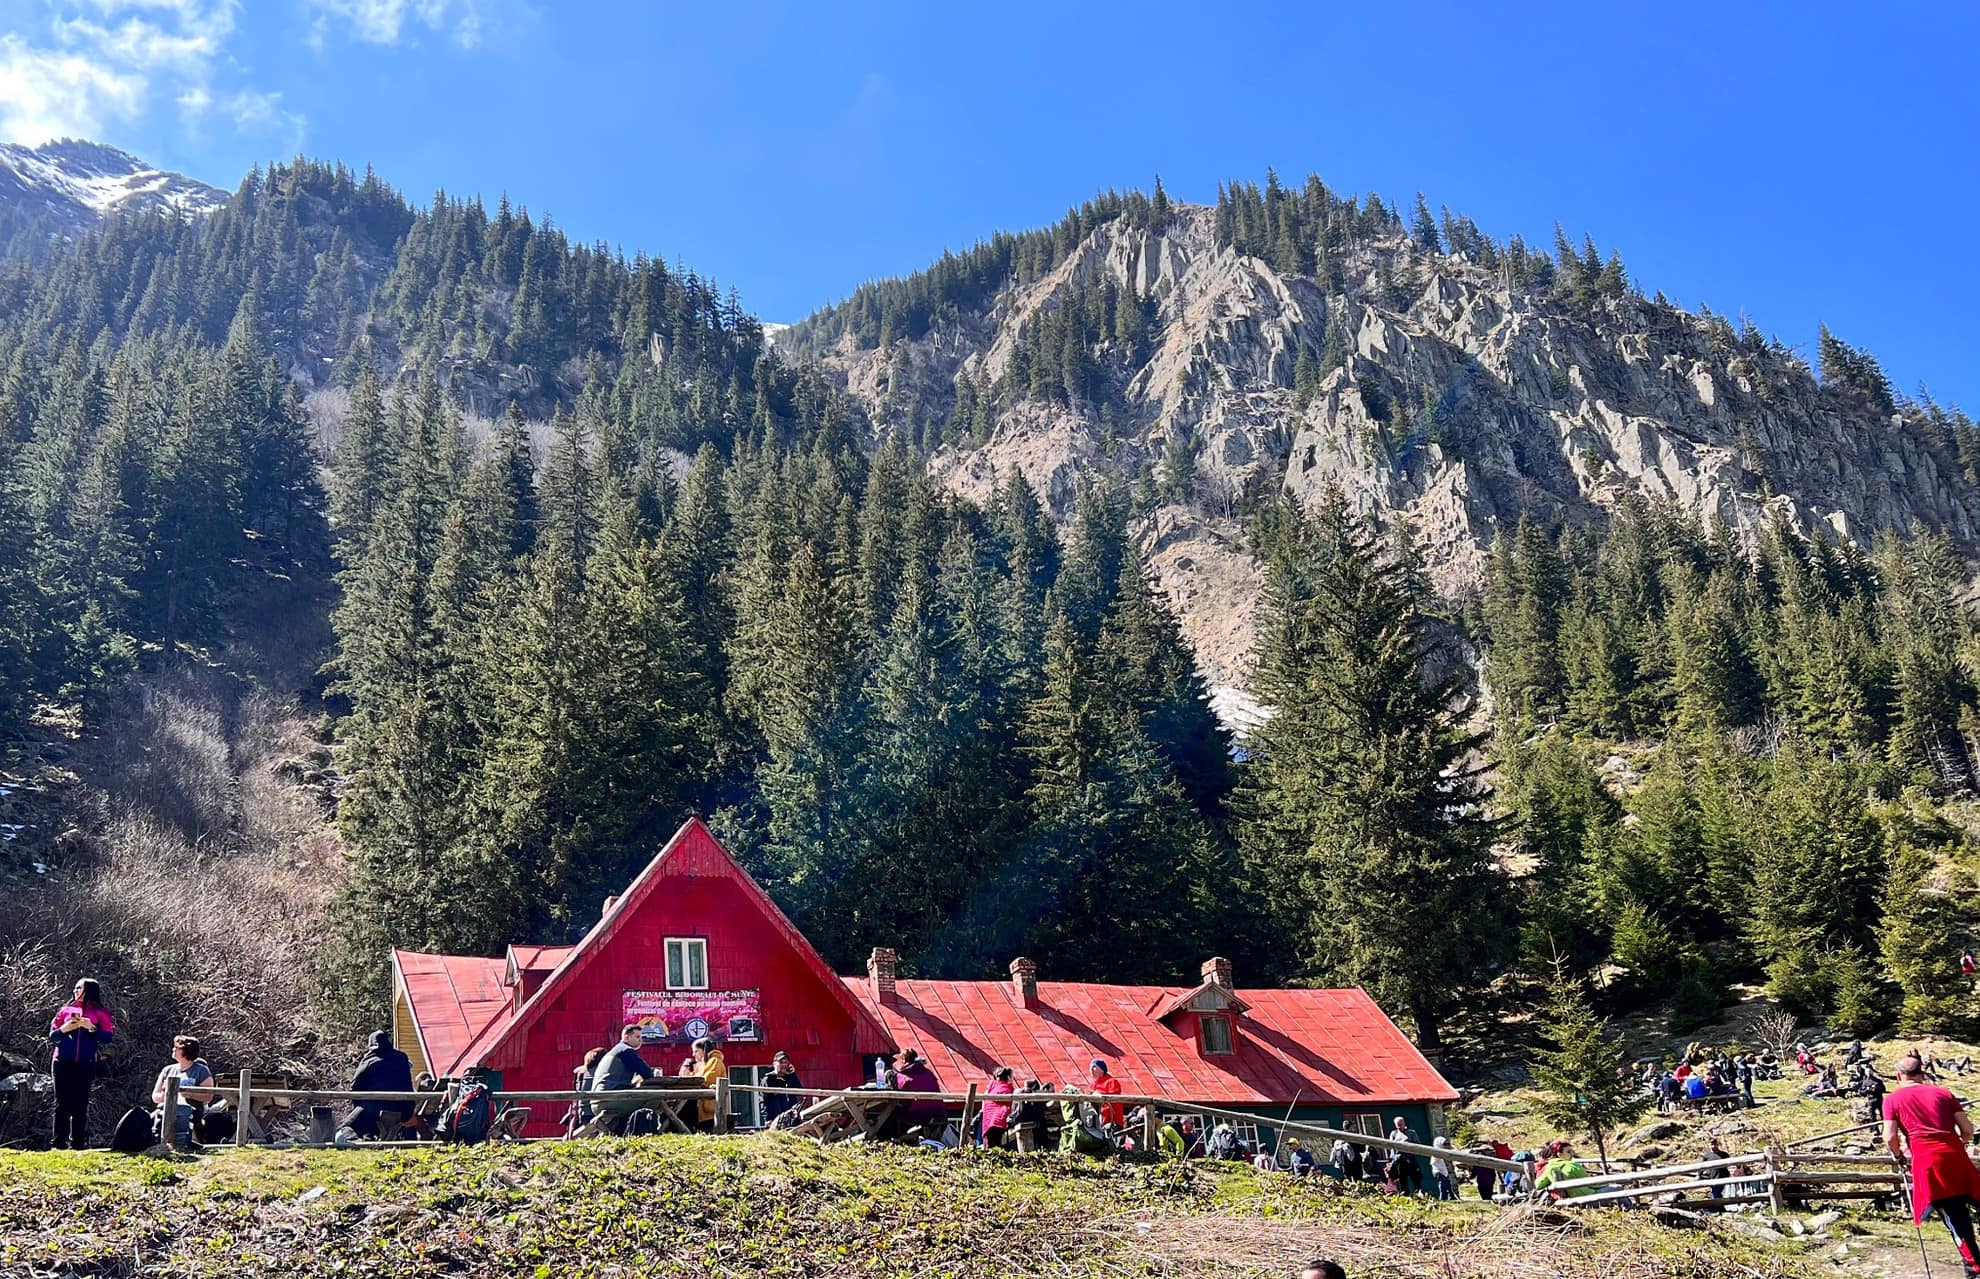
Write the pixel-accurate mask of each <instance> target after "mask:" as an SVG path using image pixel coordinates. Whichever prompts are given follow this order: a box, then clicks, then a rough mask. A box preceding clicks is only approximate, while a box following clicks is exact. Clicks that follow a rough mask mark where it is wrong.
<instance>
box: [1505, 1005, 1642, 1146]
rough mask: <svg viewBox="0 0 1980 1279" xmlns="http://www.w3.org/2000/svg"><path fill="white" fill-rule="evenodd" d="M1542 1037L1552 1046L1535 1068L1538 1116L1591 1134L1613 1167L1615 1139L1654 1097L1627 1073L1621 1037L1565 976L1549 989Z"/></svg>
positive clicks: (1539, 1055)
mask: <svg viewBox="0 0 1980 1279" xmlns="http://www.w3.org/2000/svg"><path fill="white" fill-rule="evenodd" d="M1540 1033H1541V1035H1542V1037H1543V1038H1544V1039H1545V1040H1546V1046H1545V1047H1543V1048H1541V1049H1540V1050H1539V1051H1538V1052H1537V1053H1536V1054H1535V1057H1534V1062H1533V1082H1534V1084H1535V1085H1536V1086H1537V1087H1538V1088H1539V1096H1538V1097H1537V1098H1536V1099H1535V1104H1534V1110H1535V1111H1536V1112H1537V1113H1538V1114H1539V1116H1540V1118H1541V1119H1542V1120H1543V1121H1545V1122H1546V1123H1547V1124H1549V1125H1551V1126H1553V1127H1555V1128H1558V1129H1563V1130H1565V1131H1568V1132H1580V1133H1587V1134H1588V1136H1589V1137H1590V1139H1592V1140H1593V1141H1594V1143H1595V1153H1596V1156H1597V1157H1598V1158H1599V1159H1601V1161H1602V1162H1603V1163H1604V1164H1607V1163H1608V1160H1609V1134H1610V1133H1612V1132H1614V1131H1615V1130H1616V1129H1618V1128H1621V1127H1624V1126H1626V1125H1628V1124H1629V1123H1631V1122H1633V1121H1634V1120H1635V1119H1637V1118H1638V1117H1639V1116H1641V1115H1642V1114H1643V1112H1644V1111H1645V1110H1648V1109H1649V1108H1650V1098H1649V1096H1648V1095H1646V1094H1645V1093H1644V1092H1643V1091H1642V1089H1641V1088H1639V1087H1638V1086H1637V1081H1636V1078H1635V1076H1634V1075H1632V1074H1631V1073H1630V1072H1629V1071H1628V1070H1627V1069H1626V1067H1627V1065H1628V1057H1627V1055H1626V1054H1625V1052H1624V1049H1623V1041H1622V1039H1621V1037H1620V1036H1616V1035H1611V1034H1610V1033H1609V1030H1608V1027H1607V1025H1606V1024H1605V1023H1604V1021H1603V1020H1602V1018H1600V1017H1598V1016H1596V1015H1595V1012H1594V1010H1593V1009H1591V1008H1590V1007H1589V1006H1588V998H1587V996H1586V995H1585V994H1583V993H1582V989H1581V985H1580V983H1579V982H1576V981H1574V980H1573V979H1572V978H1569V977H1567V976H1566V975H1565V974H1563V973H1556V974H1555V977H1554V980H1553V981H1552V982H1551V983H1550V984H1549V987H1548V996H1547V1007H1546V1009H1545V1010H1544V1012H1543V1013H1542V1015H1541V1019H1540Z"/></svg>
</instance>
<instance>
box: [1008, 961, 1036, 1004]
mask: <svg viewBox="0 0 1980 1279" xmlns="http://www.w3.org/2000/svg"><path fill="white" fill-rule="evenodd" d="M1011 994H1012V996H1013V997H1015V998H1016V999H1017V1001H1018V1003H1020V1004H1022V1005H1024V1006H1025V1007H1026V1008H1036V1007H1038V965H1037V964H1034V963H1032V962H1031V961H1030V960H1029V959H1026V958H1025V957H1024V956H1023V955H1019V956H1018V957H1017V958H1016V959H1013V960H1012V961H1011Z"/></svg>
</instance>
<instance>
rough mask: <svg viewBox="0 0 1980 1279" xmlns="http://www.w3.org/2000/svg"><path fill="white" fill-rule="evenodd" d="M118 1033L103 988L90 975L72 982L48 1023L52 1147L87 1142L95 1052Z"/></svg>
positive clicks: (78, 1145) (74, 1146)
mask: <svg viewBox="0 0 1980 1279" xmlns="http://www.w3.org/2000/svg"><path fill="white" fill-rule="evenodd" d="M115 1032H116V1026H115V1024H114V1023H113V1022H112V1021H111V1020H110V1010H109V1009H108V1008H105V1007H104V1006H103V987H102V986H101V985H100V984H98V982H97V980H96V978H94V977H83V978H79V979H78V980H77V981H76V989H75V992H74V998H72V999H71V1000H70V1001H69V1002H68V1003H66V1004H64V1005H62V1009H61V1011H60V1012H58V1013H56V1014H55V1019H54V1020H53V1021H51V1022H49V1023H48V1044H49V1049H50V1051H49V1062H50V1065H49V1073H50V1074H51V1075H53V1076H54V1077H55V1149H57V1150H60V1149H62V1147H64V1146H67V1147H69V1148H70V1149H72V1150H81V1149H83V1148H84V1147H85V1146H87V1145H88V1144H89V1088H90V1084H92V1083H93V1082H95V1079H96V1055H97V1053H99V1052H101V1051H102V1050H103V1049H105V1048H107V1047H109V1046H110V1040H111V1039H112V1038H113V1036H114V1035H115Z"/></svg>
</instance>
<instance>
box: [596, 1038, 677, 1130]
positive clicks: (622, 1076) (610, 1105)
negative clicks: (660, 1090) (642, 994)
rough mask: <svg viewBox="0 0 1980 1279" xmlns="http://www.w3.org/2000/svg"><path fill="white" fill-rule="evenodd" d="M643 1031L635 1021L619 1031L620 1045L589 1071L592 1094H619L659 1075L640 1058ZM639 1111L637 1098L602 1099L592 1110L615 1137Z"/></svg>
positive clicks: (613, 1048)
mask: <svg viewBox="0 0 1980 1279" xmlns="http://www.w3.org/2000/svg"><path fill="white" fill-rule="evenodd" d="M643 1035H644V1032H643V1031H642V1030H641V1029H640V1026H639V1024H638V1023H637V1022H630V1023H628V1024H627V1025H626V1026H624V1027H623V1028H622V1029H621V1030H620V1031H619V1042H618V1043H616V1044H613V1045H612V1046H611V1047H610V1048H608V1049H606V1050H605V1055H604V1056H602V1057H600V1058H599V1059H598V1065H597V1066H596V1067H594V1068H593V1070H592V1072H591V1091H592V1092H594V1093H602V1092H620V1091H622V1090H624V1089H628V1088H638V1087H640V1086H642V1085H644V1084H645V1083H646V1081H647V1080H649V1079H652V1078H653V1077H654V1076H656V1075H658V1074H659V1073H660V1072H659V1071H657V1070H655V1069H653V1067H652V1066H649V1065H648V1064H647V1062H646V1059H645V1058H644V1057H642V1056H640V1055H639V1045H640V1040H641V1039H642V1038H643ZM637 1109H639V1103H638V1101H637V1099H632V1100H626V1101H605V1100H603V1099H601V1100H600V1101H599V1103H598V1104H597V1105H596V1106H594V1107H593V1111H594V1113H595V1115H596V1117H597V1118H599V1119H602V1120H603V1121H604V1126H605V1127H606V1128H608V1129H610V1130H611V1131H612V1132H613V1133H615V1134H623V1133H624V1132H625V1130H626V1119H627V1117H628V1116H630V1115H631V1114H632V1112H633V1111H635V1110H637Z"/></svg>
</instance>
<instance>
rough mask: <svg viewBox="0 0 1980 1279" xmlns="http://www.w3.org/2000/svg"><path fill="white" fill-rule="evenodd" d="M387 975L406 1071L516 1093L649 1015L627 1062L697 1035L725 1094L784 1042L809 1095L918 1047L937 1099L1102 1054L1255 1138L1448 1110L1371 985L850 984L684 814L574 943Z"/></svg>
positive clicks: (658, 1062)
mask: <svg viewBox="0 0 1980 1279" xmlns="http://www.w3.org/2000/svg"><path fill="white" fill-rule="evenodd" d="M392 968H393V971H392V979H393V991H394V1003H395V1010H394V1011H395V1018H394V1020H395V1022H396V1025H397V1029H398V1034H397V1038H398V1041H399V1043H400V1045H401V1046H402V1047H403V1048H404V1049H405V1051H406V1053H407V1054H408V1055H409V1056H411V1057H412V1059H413V1063H414V1068H415V1069H416V1070H428V1071H431V1072H432V1073H434V1074H436V1075H459V1074H461V1073H462V1072H464V1071H466V1070H467V1069H469V1068H471V1067H479V1068H482V1069H485V1070H488V1071H491V1072H493V1073H494V1074H495V1075H496V1076H497V1077H498V1086H500V1087H504V1088H511V1089H539V1088H540V1089H564V1088H569V1087H570V1086H571V1072H572V1069H573V1067H575V1066H576V1065H577V1064H578V1063H579V1062H581V1061H582V1060H583V1058H584V1054H585V1052H586V1050H588V1049H591V1048H602V1047H606V1046H608V1045H610V1044H611V1043H613V1042H614V1041H615V1040H616V1039H617V1038H618V1035H619V1031H620V1028H621V1027H622V1026H624V1025H625V1024H626V1023H627V1022H628V1021H644V1022H646V1023H648V1024H649V1025H650V1026H651V1030H650V1032H649V1037H650V1040H651V1041H652V1042H650V1043H649V1045H648V1046H647V1047H645V1048H643V1049H642V1050H641V1055H642V1056H644V1057H645V1058H646V1059H647V1061H648V1062H649V1064H651V1065H652V1066H653V1067H654V1068H655V1069H656V1070H659V1071H663V1072H665V1073H668V1074H673V1073H674V1072H675V1071H676V1069H677V1068H678V1067H679V1065H680V1063H681V1059H682V1057H683V1056H685V1055H686V1053H687V1042H688V1041H689V1040H690V1039H692V1038H693V1037H694V1036H695V1035H697V1034H701V1033H704V1032H705V1033H710V1034H713V1035H714V1036H715V1037H716V1038H717V1039H720V1040H723V1041H724V1042H723V1045H722V1047H723V1055H724V1057H725V1059H726V1060H727V1063H728V1065H729V1069H730V1077H731V1079H733V1080H734V1081H735V1082H738V1083H746V1082H751V1081H752V1080H753V1079H754V1078H756V1077H759V1076H760V1075H762V1074H767V1073H768V1069H769V1064H770V1058H771V1055H772V1054H773V1053H775V1052H776V1051H777V1050H778V1049H782V1050H783V1051H785V1052H787V1053H789V1054H790V1055H791V1059H792V1061H793V1062H794V1063H795V1064H796V1066H797V1069H798V1074H799V1076H800V1078H802V1079H803V1080H804V1083H805V1085H806V1086H807V1087H817V1088H844V1087H850V1086H852V1085H854V1084H858V1083H862V1082H864V1081H865V1079H866V1070H867V1063H869V1062H870V1061H871V1060H872V1058H873V1056H874V1055H877V1054H882V1053H887V1052H890V1051H892V1050H893V1049H894V1048H896V1047H915V1048H919V1049H920V1050H921V1051H922V1053H923V1054H924V1055H925V1056H926V1057H927V1058H928V1059H929V1061H930V1063H931V1065H933V1066H934V1068H935V1070H936V1073H937V1076H938V1078H939V1079H940V1081H941V1083H942V1084H943V1085H944V1086H945V1087H947V1088H950V1089H953V1090H958V1091H959V1090H961V1089H962V1088H963V1087H964V1086H965V1085H966V1084H968V1083H969V1082H971V1081H972V1080H974V1081H976V1082H979V1083H980V1082H982V1081H983V1079H984V1077H985V1076H986V1074H987V1072H988V1071H989V1070H990V1068H991V1067H992V1066H994V1065H998V1064H1002V1065H1008V1066H1011V1067H1012V1068H1013V1069H1015V1070H1016V1071H1017V1072H1018V1073H1019V1077H1020V1078H1026V1077H1033V1076H1035V1077H1037V1078H1039V1079H1043V1080H1046V1081H1047V1082H1051V1083H1079V1084H1084V1082H1085V1080H1086V1068H1087V1064H1088V1062H1089V1061H1090V1060H1091V1059H1092V1058H1095V1057H1099V1058H1102V1059H1104V1060H1106V1061H1107V1062H1108V1063H1109V1064H1110V1066H1111V1068H1112V1070H1113V1073H1114V1074H1115V1076H1116V1077H1118V1078H1119V1079H1120V1080H1121V1082H1122V1084H1123V1085H1124V1086H1125V1087H1126V1089H1127V1090H1128V1091H1130V1092H1135V1091H1146V1092H1152V1093H1157V1094H1160V1095H1162V1096H1166V1097H1173V1098H1176V1099H1178V1100H1183V1101H1193V1102H1198V1103H1202V1104H1208V1105H1218V1106H1223V1107H1229V1108H1231V1109H1235V1110H1243V1111H1249V1112H1252V1113H1256V1114H1258V1115H1259V1116H1260V1121H1261V1123H1260V1125H1259V1126H1260V1127H1261V1128H1266V1129H1269V1124H1267V1123H1265V1120H1266V1119H1267V1117H1269V1116H1277V1117H1279V1118H1281V1119H1286V1118H1294V1119H1310V1120H1313V1121H1317V1122H1324V1123H1328V1124H1333V1125H1339V1126H1345V1127H1348V1128H1351V1129H1355V1130H1358V1131H1365V1132H1369V1133H1371V1134H1375V1133H1379V1132H1385V1131H1387V1129H1388V1125H1389V1124H1390V1123H1391V1122H1393V1120H1394V1119H1395V1117H1396V1116H1398V1115H1400V1116H1402V1117H1403V1118H1404V1119H1406V1120H1407V1121H1408V1122H1409V1123H1410V1125H1411V1127H1412V1128H1413V1129H1414V1130H1415V1131H1416V1132H1417V1133H1418V1134H1419V1135H1420V1136H1426V1137H1427V1136H1428V1135H1430V1134H1433V1133H1436V1132H1440V1131H1442V1107H1443V1106H1444V1105H1445V1104H1448V1103H1449V1102H1452V1101H1455V1100H1456V1099H1457V1093H1456V1092H1455V1091H1454V1090H1452V1088H1451V1086H1450V1085H1449V1084H1447V1083H1445V1082H1444V1080H1443V1077H1442V1076H1440V1075H1439V1074H1438V1073H1437V1071H1436V1069H1435V1068H1434V1067H1432V1066H1431V1065H1430V1063H1429V1062H1427V1061H1425V1060H1424V1058H1423V1056H1422V1054H1420V1053H1419V1052H1417V1050H1416V1048H1415V1046H1414V1045H1412V1044H1411V1043H1410V1042H1409V1040H1408V1039H1407V1038H1406V1037H1405V1036H1404V1035H1403V1033H1402V1032H1401V1031H1400V1030H1398V1029H1397V1028H1396V1026H1395V1024H1394V1023H1393V1022H1391V1021H1390V1020H1389V1019H1388V1017H1386V1016H1385V1015H1383V1013H1382V1010H1381V1009H1380V1008H1378V1007H1377V1006H1376V1005H1375V1002H1374V1001H1373V1000H1371V999H1370V998H1369V997H1368V996H1367V994H1366V993H1364V992H1362V991H1360V990H1310V989H1293V990H1251V989H1238V988H1237V987H1236V984H1235V982H1234V980H1233V975H1232V973H1231V968H1230V961H1228V960H1224V959H1213V960H1211V961H1210V962H1209V963H1207V964H1205V965H1204V967H1203V972H1202V980H1201V982H1200V983H1199V984H1198V985H1196V986H1193V987H1181V986H1175V987H1161V986H1110V985H1104V984H1100V983H1094V982H1041V981H1039V980H1038V974H1037V969H1036V967H1035V966H1034V965H1033V964H1032V963H1031V961H1030V960H1028V959H1023V958H1019V959H1016V960H1013V961H1012V964H1011V979H1010V980H1009V981H1007V982H992V981H917V980H910V979H906V978H897V977H896V974H895V970H894V953H893V952H892V951H891V950H887V949H884V948H882V949H877V950H875V951H874V953H873V956H872V958H871V960H869V962H868V968H867V972H866V974H865V975H863V976H859V977H841V976H838V975H835V974H834V973H833V972H832V971H831V969H830V968H828V967H827V966H826V964H825V961H824V959H823V958H822V957H821V956H820V955H819V954H818V952H817V951H816V950H814V949H813V948H812V946H811V943H810V942H808V941H807V940H805V938H804V936H803V934H801V933H799V932H798V930H797V928H796V927H795V926H794V925H793V924H792V923H791V921H790V920H789V919H788V918H786V917H785V915H784V913H783V912H782V911H781V910H779V909H777V906H776V904H775V903H774V902H772V901H771V900H770V898H769V896H768V895H767V894H765V893H764V892H763V890H762V889H761V888H759V887H758V886H757V884H756V882H755V881H754V880H752V879H751V878H750V877H749V875H748V873H747V872H746V871H744V870H743V869H742V867H741V866H739V865H737V864H736V862H735V860H734V859H733V858H731V857H730V856H729V854H728V852H727V851H726V850H725V849H723V848H722V846H721V845H720V844H718V843H716V841H715V838H714V837H713V836H712V835H710V834H709V833H708V830H707V828H706V827H704V826H703V825H702V824H701V822H700V821H698V820H690V821H689V822H688V823H687V824H686V825H685V826H683V827H681V829H680V830H679V831H678V832H677V833H676V834H675V835H674V837H673V838H672V839H671V840H669V841H668V843H667V846H666V847H665V848H664V849H662V850H661V851H660V855H659V856H657V857H655V858H654V859H653V861H652V863H651V864H649V865H648V866H647V867H646V869H645V870H643V871H641V872H640V874H639V877H638V878H637V879H635V880H634V881H633V882H632V884H631V886H630V887H628V888H627V889H626V891H625V893H624V895H623V896H621V897H619V898H617V899H615V900H613V901H611V902H609V903H607V905H606V908H605V911H604V914H603V917H602V918H600V920H599V921H598V923H597V924H596V925H594V926H593V927H592V929H591V931H590V932H589V933H588V934H586V936H585V937H584V939H583V940H582V941H580V942H578V944H577V945H575V946H523V945H517V946H511V947H509V950H508V953H507V955H505V956H503V957H502V958H499V959H483V958H471V957H463V956H457V955H423V954H418V953H415V952H412V951H394V952H393V955H392ZM733 1096H734V1098H735V1109H736V1112H737V1114H736V1118H737V1121H738V1122H739V1123H741V1124H743V1125H745V1126H747V1125H750V1124H753V1123H754V1122H755V1120H756V1117H757V1114H758V1113H759V1112H758V1109H757V1102H756V1100H755V1098H754V1095H753V1094H746V1093H738V1094H734V1095H733ZM562 1109H563V1108H562V1107H561V1106H558V1105H556V1104H554V1103H552V1104H550V1105H538V1106H535V1107H532V1112H531V1120H530V1125H529V1128H528V1132H529V1134H530V1135H532V1136H538V1135H552V1134H554V1133H555V1132H556V1131H557V1120H558V1116H559V1114H560V1113H561V1111H562ZM1247 1127H1249V1126H1247ZM1246 1135H1247V1139H1250V1138H1251V1137H1253V1136H1255V1135H1256V1134H1255V1133H1250V1134H1246ZM1267 1135H1268V1136H1269V1133H1268V1134H1267Z"/></svg>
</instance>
